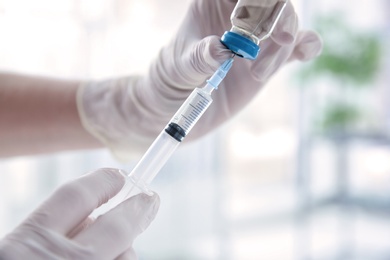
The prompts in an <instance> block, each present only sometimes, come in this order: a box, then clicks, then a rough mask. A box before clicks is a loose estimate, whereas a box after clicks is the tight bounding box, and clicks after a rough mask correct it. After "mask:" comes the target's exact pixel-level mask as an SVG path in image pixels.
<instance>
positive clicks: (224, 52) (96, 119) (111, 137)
mask: <svg viewBox="0 0 390 260" xmlns="http://www.w3.org/2000/svg"><path fill="white" fill-rule="evenodd" d="M262 1H264V4H265V6H266V5H267V4H266V3H268V2H269V1H265V0H258V1H257V2H258V3H261V2H262ZM236 2H237V1H234V0H194V1H193V2H192V4H191V6H190V8H189V10H188V13H187V15H186V18H185V20H184V21H183V23H182V24H181V27H180V29H179V31H178V32H177V33H176V35H175V36H174V38H173V40H172V41H171V42H170V44H168V46H166V47H164V48H163V49H162V50H161V52H160V54H159V56H158V57H157V59H156V60H155V61H154V63H153V64H152V65H151V67H150V70H149V73H148V74H147V75H144V76H129V77H124V78H116V79H110V80H106V81H100V82H86V83H85V84H83V85H82V86H81V87H80V88H79V92H78V97H77V101H78V110H79V114H80V118H81V120H82V123H83V125H84V127H85V128H86V129H87V130H88V131H89V132H90V133H92V134H93V135H94V136H96V137H97V138H98V139H100V140H101V141H102V142H103V143H104V144H105V145H106V146H108V147H109V148H110V149H111V150H112V152H113V153H114V155H116V156H117V158H118V159H122V160H126V159H127V158H128V154H129V152H131V148H134V147H139V148H142V149H145V148H147V146H148V145H150V143H151V142H152V141H153V140H154V139H155V138H156V136H157V135H158V133H159V132H160V131H161V130H162V129H163V128H164V126H165V125H166V124H167V123H168V121H169V120H170V119H171V117H172V116H173V114H174V113H175V112H176V110H177V109H178V108H179V107H180V105H181V104H182V103H183V102H184V100H185V99H186V98H187V96H188V95H189V94H190V93H191V91H192V90H193V89H194V88H195V87H199V86H203V84H204V82H205V80H206V79H208V78H209V77H210V76H211V75H212V74H213V72H214V71H215V70H216V69H217V68H218V67H219V66H220V65H221V64H222V63H223V62H224V61H225V60H226V59H228V58H229V57H231V55H232V53H231V52H230V50H228V49H226V48H225V47H224V46H223V45H222V44H221V42H220V37H221V36H222V34H223V33H224V31H226V30H230V28H231V22H230V15H231V13H232V10H233V9H234V7H235V4H236ZM268 5H269V3H268ZM265 8H266V7H265ZM260 47H261V49H262V50H261V52H260V54H259V57H258V58H257V60H256V61H250V60H245V59H241V58H236V59H235V62H234V64H233V67H232V69H231V70H230V72H229V73H228V75H227V77H226V78H225V80H224V81H223V82H222V84H221V85H220V87H219V88H218V91H217V92H215V93H214V94H213V99H214V102H213V104H212V105H211V107H210V108H209V109H208V110H207V111H206V112H205V114H204V115H203V117H202V118H201V119H200V121H199V122H198V123H197V125H195V127H194V129H193V130H192V131H191V132H190V133H189V135H188V138H187V139H194V138H197V137H200V136H202V135H204V134H205V133H207V132H209V131H211V130H213V129H215V128H216V127H217V126H219V125H220V124H222V123H223V122H225V121H226V120H228V119H229V118H231V117H232V116H233V115H235V114H236V113H237V112H238V111H240V110H241V109H242V108H244V107H245V106H246V105H247V104H248V103H249V102H250V101H251V100H252V99H253V98H254V97H255V95H256V93H257V92H258V91H259V90H260V89H262V87H263V86H264V85H265V84H266V83H267V81H268V80H269V78H270V77H271V76H272V75H273V74H274V73H275V72H276V71H277V70H278V69H279V68H281V67H282V66H283V64H285V63H286V62H287V61H293V60H309V59H311V58H314V57H315V56H317V55H318V54H319V53H320V51H321V48H322V44H321V40H320V38H319V36H318V35H317V34H316V33H315V32H312V31H299V32H298V19H297V15H296V13H295V11H294V8H293V6H292V4H291V2H290V1H289V2H288V5H287V6H286V8H285V10H284V12H283V14H282V16H281V18H280V20H279V22H278V24H277V26H276V27H275V30H274V32H273V34H272V35H271V37H270V38H269V39H267V40H265V41H263V42H262V44H261V46H260Z"/></svg>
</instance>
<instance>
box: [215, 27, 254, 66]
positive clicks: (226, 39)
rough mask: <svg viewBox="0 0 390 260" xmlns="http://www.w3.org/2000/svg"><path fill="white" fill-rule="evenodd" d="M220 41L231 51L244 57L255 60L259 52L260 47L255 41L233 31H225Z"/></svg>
mask: <svg viewBox="0 0 390 260" xmlns="http://www.w3.org/2000/svg"><path fill="white" fill-rule="evenodd" d="M221 42H222V43H223V45H225V46H226V47H227V48H229V49H230V50H231V51H232V52H234V53H235V54H237V55H238V56H240V57H242V58H245V59H249V60H255V59H256V58H257V55H258V54H259V52H260V47H259V46H258V45H257V44H256V43H254V42H252V41H251V40H249V39H248V38H245V37H244V36H242V35H240V34H238V33H235V32H230V31H226V32H225V33H224V34H223V35H222V38H221Z"/></svg>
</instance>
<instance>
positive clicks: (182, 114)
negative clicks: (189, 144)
mask: <svg viewBox="0 0 390 260" xmlns="http://www.w3.org/2000/svg"><path fill="white" fill-rule="evenodd" d="M209 89H214V88H213V87H211V86H209V84H207V85H206V86H205V87H204V88H196V89H194V90H193V91H192V93H191V94H190V95H189V96H188V98H187V99H186V101H185V102H184V103H183V104H182V106H181V107H180V108H179V110H178V111H177V112H176V114H175V115H174V116H173V117H172V119H171V121H170V123H174V124H177V125H179V126H180V127H181V128H182V129H183V130H184V132H185V135H187V134H188V133H189V132H190V131H191V129H192V127H194V125H195V124H196V122H198V120H199V118H200V117H201V116H202V115H203V113H204V112H205V111H206V110H207V108H208V107H209V106H210V104H211V103H212V102H213V99H212V98H211V91H212V90H209Z"/></svg>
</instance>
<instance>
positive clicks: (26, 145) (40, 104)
mask: <svg viewBox="0 0 390 260" xmlns="http://www.w3.org/2000/svg"><path fill="white" fill-rule="evenodd" d="M79 84H80V82H78V81H65V80H59V79H52V78H44V77H36V76H25V75H19V74H10V73H0V157H7V156H15V155H27V154H39V153H48V152H55V151H62V150H72V149H87V148H97V147H102V144H101V143H100V142H99V141H98V140H97V139H95V138H94V137H93V136H91V135H90V134H89V133H88V132H87V131H86V130H84V128H83V126H82V124H81V122H80V118H79V114H78V111H77V105H76V93H77V88H78V87H79Z"/></svg>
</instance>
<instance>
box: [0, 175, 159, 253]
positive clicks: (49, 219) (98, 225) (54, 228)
mask: <svg viewBox="0 0 390 260" xmlns="http://www.w3.org/2000/svg"><path fill="white" fill-rule="evenodd" d="M124 183H125V180H124V177H123V176H122V175H121V174H120V173H119V171H118V170H115V169H100V170H97V171H95V172H93V173H90V174H88V175H85V176H83V177H81V178H79V179H76V180H74V181H72V182H70V183H68V184H65V185H64V186H62V187H60V188H59V189H58V190H57V191H56V192H55V193H54V194H53V195H52V196H51V197H50V198H49V199H48V200H46V201H45V202H44V203H43V204H42V205H41V206H40V207H39V208H38V209H36V210H35V211H34V212H33V213H32V214H31V215H30V216H29V217H28V218H27V219H26V220H25V221H24V222H23V223H22V224H21V225H20V226H18V227H17V228H16V229H15V230H14V231H13V232H12V233H10V234H8V235H7V236H6V237H5V238H4V239H3V240H1V241H0V259H7V260H8V259H10V260H12V259H137V257H136V255H135V253H134V250H133V249H132V247H131V246H132V243H133V240H134V239H135V238H136V237H137V236H138V235H139V234H140V233H141V232H142V231H144V230H145V229H146V228H147V227H148V226H149V224H150V223H151V221H152V220H153V219H154V217H155V215H156V213H157V210H158V207H159V204H160V200H159V197H158V195H157V194H154V195H153V196H148V195H146V194H139V195H136V196H134V197H131V198H129V199H128V200H126V201H124V202H123V203H121V204H120V205H118V206H117V207H116V208H114V209H113V210H111V211H109V212H108V213H106V214H105V215H102V216H100V217H98V218H97V219H96V220H93V219H91V218H89V217H88V215H89V214H90V213H91V212H92V211H93V210H94V209H95V208H97V207H99V206H100V205H101V204H103V203H105V202H106V201H107V200H108V199H110V198H111V197H113V196H114V195H115V194H116V193H117V192H118V191H119V190H120V189H121V187H122V186H123V184H124Z"/></svg>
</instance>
